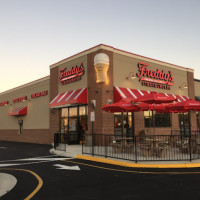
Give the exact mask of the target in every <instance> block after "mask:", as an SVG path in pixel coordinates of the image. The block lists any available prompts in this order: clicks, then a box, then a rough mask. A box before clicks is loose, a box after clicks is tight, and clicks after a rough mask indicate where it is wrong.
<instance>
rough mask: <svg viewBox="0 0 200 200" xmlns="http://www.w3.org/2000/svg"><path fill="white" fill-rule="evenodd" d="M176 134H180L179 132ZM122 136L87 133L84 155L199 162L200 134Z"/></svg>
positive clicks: (83, 148) (134, 159) (137, 159)
mask: <svg viewBox="0 0 200 200" xmlns="http://www.w3.org/2000/svg"><path fill="white" fill-rule="evenodd" d="M176 133H177V132H176ZM191 133H192V134H191V135H184V136H183V134H180V132H179V134H178V135H174V134H171V135H145V136H134V137H123V136H121V135H105V134H93V135H91V134H86V135H85V143H84V144H83V146H82V153H83V154H91V155H97V156H104V157H110V158H117V159H123V160H131V161H135V162H137V161H177V160H190V161H192V160H195V159H200V134H199V132H196V131H195V132H193V131H192V132H191Z"/></svg>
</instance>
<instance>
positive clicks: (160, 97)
mask: <svg viewBox="0 0 200 200" xmlns="http://www.w3.org/2000/svg"><path fill="white" fill-rule="evenodd" d="M176 100H177V98H176V97H175V96H174V95H168V94H164V93H156V92H151V93H149V94H147V95H144V96H142V97H139V98H137V99H134V100H132V102H145V103H149V104H152V105H151V106H150V107H149V110H152V120H153V127H154V133H155V124H154V122H155V120H154V116H153V110H159V109H160V110H162V109H164V106H163V105H162V106H161V105H160V106H158V105H157V104H162V103H171V102H173V101H176ZM156 107H157V109H155V108H156Z"/></svg>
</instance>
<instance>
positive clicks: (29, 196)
mask: <svg viewBox="0 0 200 200" xmlns="http://www.w3.org/2000/svg"><path fill="white" fill-rule="evenodd" d="M0 170H15V171H24V172H28V173H30V174H32V175H33V176H35V178H36V179H37V180H38V185H37V187H36V188H35V190H33V192H31V194H29V195H28V196H27V197H26V198H25V199H24V200H29V199H31V198H32V197H33V196H34V195H35V194H36V193H37V192H38V191H39V190H40V188H41V187H42V185H43V180H42V179H41V178H40V176H39V175H37V174H36V173H35V172H33V171H31V170H27V169H14V168H0Z"/></svg>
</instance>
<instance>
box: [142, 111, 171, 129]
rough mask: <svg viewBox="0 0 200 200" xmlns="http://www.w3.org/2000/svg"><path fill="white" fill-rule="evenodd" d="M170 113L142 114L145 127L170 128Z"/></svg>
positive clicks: (146, 112) (147, 112)
mask: <svg viewBox="0 0 200 200" xmlns="http://www.w3.org/2000/svg"><path fill="white" fill-rule="evenodd" d="M170 121H171V120H170V113H156V112H155V111H153V116H152V111H150V112H149V111H145V112H144V123H145V127H171V123H170Z"/></svg>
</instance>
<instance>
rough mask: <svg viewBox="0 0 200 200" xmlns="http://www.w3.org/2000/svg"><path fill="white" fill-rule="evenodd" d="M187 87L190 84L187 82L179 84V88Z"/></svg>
mask: <svg viewBox="0 0 200 200" xmlns="http://www.w3.org/2000/svg"><path fill="white" fill-rule="evenodd" d="M182 87H183V88H185V89H187V88H188V86H187V84H186V83H182V84H181V85H180V86H179V88H180V89H181V88H182Z"/></svg>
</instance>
